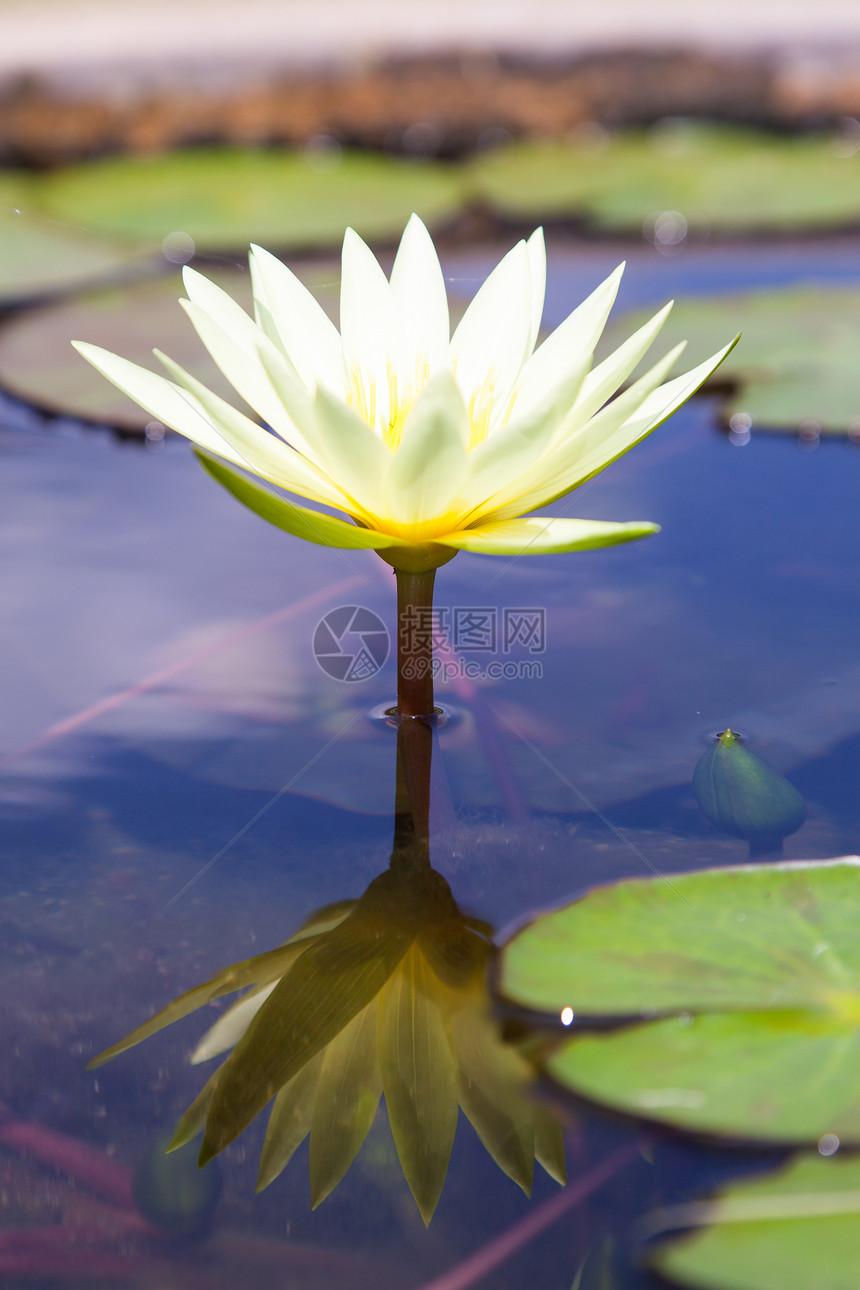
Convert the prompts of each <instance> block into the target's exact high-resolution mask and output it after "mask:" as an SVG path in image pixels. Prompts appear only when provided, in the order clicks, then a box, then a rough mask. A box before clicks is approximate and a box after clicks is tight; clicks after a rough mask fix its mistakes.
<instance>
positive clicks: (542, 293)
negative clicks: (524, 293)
mask: <svg viewBox="0 0 860 1290" xmlns="http://www.w3.org/2000/svg"><path fill="white" fill-rule="evenodd" d="M526 250H527V251H528V256H529V269H530V271H531V283H532V317H531V330H530V332H529V353H531V351H532V350H533V349H534V347H535V345H536V344H537V338H538V334H539V332H540V324H541V319H542V318H543V307H544V301H545V299H546V242H545V241H544V236H543V229H542V228H536V229H535V231H534V232H533V233H532V235H531V237H530V238H529V240H528V241H527V242H526Z"/></svg>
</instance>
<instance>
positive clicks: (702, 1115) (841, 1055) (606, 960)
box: [501, 857, 860, 1141]
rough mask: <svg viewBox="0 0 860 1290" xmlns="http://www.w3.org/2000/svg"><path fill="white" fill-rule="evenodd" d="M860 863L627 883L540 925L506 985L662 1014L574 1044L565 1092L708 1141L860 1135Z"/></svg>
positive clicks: (514, 956) (529, 931)
mask: <svg viewBox="0 0 860 1290" xmlns="http://www.w3.org/2000/svg"><path fill="white" fill-rule="evenodd" d="M858 919H860V860H858V859H857V858H856V857H851V858H846V859H842V860H836V861H818V862H814V861H798V862H794V863H791V864H782V865H748V866H745V867H742V868H741V867H738V868H730V869H715V870H711V871H705V872H700V873H694V874H682V875H679V876H674V875H673V876H672V878H671V879H669V878H667V879H660V878H657V879H649V880H647V881H643V880H640V881H627V882H622V883H619V884H617V885H616V886H613V887H606V888H601V889H598V890H597V891H594V892H592V893H591V894H590V895H589V896H586V897H585V898H584V899H583V900H580V901H577V902H575V903H574V904H572V905H568V906H566V907H565V908H563V909H560V910H558V911H557V912H555V913H551V914H547V915H545V916H543V917H541V918H538V919H537V921H536V922H535V923H533V924H532V925H531V926H529V927H527V928H526V929H525V930H524V931H522V932H520V933H519V934H518V935H516V936H515V937H514V938H513V940H512V941H511V942H510V943H509V945H508V946H507V947H506V950H505V953H504V956H503V962H502V968H501V988H502V990H503V992H504V993H505V995H506V996H507V997H508V998H510V999H511V1000H513V1001H514V1002H516V1003H519V1004H524V1005H526V1006H528V1007H532V1008H540V1009H546V1010H550V1011H553V1012H559V1013H560V1012H561V1011H562V1010H563V1009H564V1008H571V1009H573V1013H574V1016H575V1017H582V1016H586V1017H587V1016H607V1015H608V1016H619V1017H624V1018H631V1017H638V1018H651V1017H654V1016H655V1014H658V1016H659V1014H675V1015H664V1016H662V1017H660V1019H658V1020H655V1021H651V1022H649V1023H648V1024H644V1025H642V1024H640V1025H635V1026H628V1027H626V1028H623V1029H620V1030H614V1031H612V1032H609V1033H600V1034H585V1035H581V1036H575V1037H574V1038H572V1039H571V1040H570V1041H569V1042H567V1043H566V1044H565V1045H564V1046H563V1047H562V1048H561V1049H560V1050H559V1052H558V1053H557V1054H556V1055H555V1056H553V1057H552V1058H551V1059H550V1061H549V1063H548V1069H549V1072H550V1074H551V1075H552V1076H553V1077H554V1078H555V1079H557V1080H558V1081H559V1082H560V1083H561V1084H563V1085H564V1086H565V1087H566V1088H569V1089H571V1090H573V1091H574V1092H576V1093H578V1094H580V1095H583V1096H586V1097H588V1098H591V1099H593V1100H596V1101H600V1102H605V1103H608V1104H610V1105H612V1106H614V1107H617V1108H619V1109H622V1110H624V1111H627V1112H631V1113H633V1114H636V1115H642V1116H647V1117H651V1118H655V1119H658V1120H664V1121H667V1122H669V1123H672V1124H676V1125H679V1126H683V1127H685V1128H689V1129H694V1130H698V1131H704V1132H716V1133H727V1134H732V1135H737V1136H743V1137H751V1138H764V1139H770V1140H778V1141H809V1140H815V1139H817V1138H819V1137H820V1136H821V1135H822V1134H824V1133H835V1134H836V1135H837V1136H838V1137H840V1138H843V1139H845V1140H850V1141H860V1082H858V1079H857V1070H858V1067H860V941H858V938H857V925H858Z"/></svg>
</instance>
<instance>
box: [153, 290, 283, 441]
mask: <svg viewBox="0 0 860 1290" xmlns="http://www.w3.org/2000/svg"><path fill="white" fill-rule="evenodd" d="M179 303H180V304H181V305H182V308H183V309H184V310H185V312H186V313H187V314H188V317H189V318H190V319H191V322H192V325H193V327H194V330H195V331H196V332H197V335H198V336H199V337H200V339H201V340H202V342H203V344H204V345H205V346H206V348H207V349H208V351H209V353H210V354H211V355H212V358H213V359H214V361H215V363H217V365H218V367H220V369H221V371H222V372H223V373H224V375H225V376H226V378H227V380H228V381H229V382H230V384H231V385H232V386H233V388H234V390H235V391H236V392H237V394H239V395H241V397H242V398H243V399H244V400H245V402H246V403H247V404H248V406H249V407H251V408H253V409H254V411H255V412H256V413H257V415H258V416H259V417H261V418H262V420H263V421H265V422H266V424H267V425H270V426H271V427H272V429H273V430H276V431H277V433H278V434H279V435H281V436H282V438H284V439H286V440H287V441H288V442H290V441H291V440H292V438H293V432H294V430H295V424H294V422H293V420H292V418H291V417H290V415H289V413H288V412H287V410H286V408H285V407H284V405H283V403H282V401H281V399H280V398H279V397H278V394H277V392H276V391H275V389H274V386H273V385H272V382H271V381H270V379H269V376H268V374H267V372H266V369H265V368H264V367H263V364H262V362H261V361H260V355H259V352H258V348H257V347H258V346H261V345H267V346H269V347H271V348H274V347H273V346H272V342H271V341H270V340H268V339H267V337H266V336H265V335H264V334H263V332H262V331H261V330H260V328H259V327H257V326H256V324H255V323H252V322H251V319H250V318H248V316H247V314H246V315H245V318H246V321H247V322H248V323H250V326H251V328H252V330H251V331H244V333H243V331H242V329H238V328H237V329H236V330H235V331H227V330H226V328H225V326H223V325H222V324H221V322H220V321H219V320H218V319H216V318H214V317H213V316H212V314H210V313H207V312H206V311H205V310H204V309H203V308H202V307H201V306H200V305H199V304H197V303H196V302H195V301H193V300H180V302H179ZM237 307H238V306H237ZM240 312H241V311H240ZM221 316H222V317H223V314H222V315H221Z"/></svg>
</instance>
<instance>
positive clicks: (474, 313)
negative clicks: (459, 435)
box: [449, 242, 532, 438]
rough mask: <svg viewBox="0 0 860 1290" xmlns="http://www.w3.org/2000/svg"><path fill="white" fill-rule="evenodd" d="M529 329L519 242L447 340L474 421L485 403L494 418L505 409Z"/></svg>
mask: <svg viewBox="0 0 860 1290" xmlns="http://www.w3.org/2000/svg"><path fill="white" fill-rule="evenodd" d="M531 330H532V288H531V266H530V263H529V253H528V251H527V250H526V244H525V242H519V243H518V244H517V245H516V246H515V247H514V248H513V250H512V251H509V252H508V254H507V255H506V256H505V258H504V259H503V260H502V261H501V263H500V264H498V265H497V266H496V268H495V269H493V272H492V273H491V274H490V276H489V277H488V278H487V280H486V282H485V283H484V285H483V286H482V287H481V288H480V290H479V291H478V293H477V295H476V296H475V298H474V300H473V301H472V302H471V304H470V305H469V307H468V309H467V310H466V312H465V314H464V315H463V318H462V320H461V322H460V325H459V327H458V328H457V330H456V331H455V332H454V335H453V337H452V338H451V346H450V349H449V357H450V359H451V362H452V363H453V365H454V370H455V373H456V377H457V384H458V385H459V387H460V390H461V392H462V395H463V398H464V400H465V402H466V406H467V407H469V409H470V412H471V413H472V415H473V419H474V417H475V415H476V414H477V415H479V416H480V415H481V413H482V411H483V400H485V399H491V401H492V405H493V408H494V409H495V415H498V414H499V412H502V413H503V412H504V410H505V409H506V408H507V405H508V400H509V398H510V394H511V391H512V390H513V387H514V384H515V382H516V380H517V377H518V376H519V374H520V370H521V368H522V365H523V363H524V362H525V360H526V358H527V357H528V355H529V352H530V351H529V343H530V339H531ZM479 437H480V438H483V434H481V435H480V436H479Z"/></svg>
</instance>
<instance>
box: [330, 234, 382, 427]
mask: <svg viewBox="0 0 860 1290" xmlns="http://www.w3.org/2000/svg"><path fill="white" fill-rule="evenodd" d="M340 334H341V338H342V340H343V356H344V361H345V363H346V369H347V386H348V388H349V383H350V381H354V382H356V384H355V388H354V391H352V393H353V396H354V398H355V402H354V403H353V407H355V409H356V411H357V412H358V414H359V415H360V416H364V418H365V419H366V421H367V423H368V425H373V426H375V427H377V429H378V430H379V431H382V430H383V429H385V428H386V427H387V426H388V422H389V415H390V410H391V409H390V397H389V384H388V382H389V372H390V371H392V370H393V366H394V361H393V360H394V350H395V337H396V318H395V311H394V298H393V296H392V294H391V287H390V285H389V282H388V279H387V278H386V276H385V274H384V273H383V272H382V269H381V268H380V267H379V263H378V261H377V259H376V256H375V255H374V254H373V252H372V251H371V250H370V248H369V247H368V246H366V245H365V243H364V242H363V241H362V240H361V238H360V237H359V236H358V234H357V233H355V232H354V231H353V230H352V229H351V228H348V229H347V230H346V233H345V235H344V239H343V276H342V278H341V286H340Z"/></svg>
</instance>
